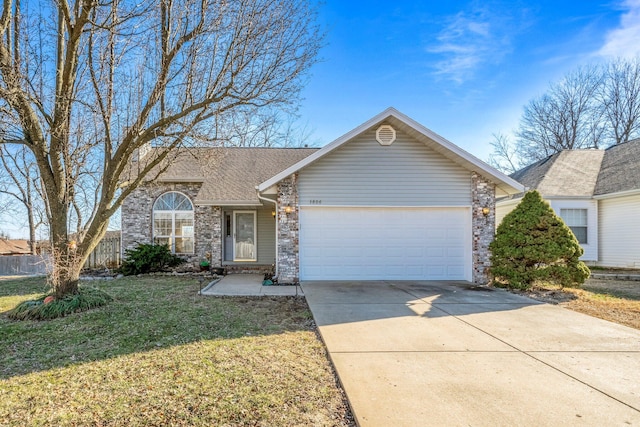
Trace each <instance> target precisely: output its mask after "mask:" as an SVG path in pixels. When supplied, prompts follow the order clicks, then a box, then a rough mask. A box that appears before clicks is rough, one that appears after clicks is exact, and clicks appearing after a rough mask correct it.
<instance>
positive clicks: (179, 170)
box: [157, 147, 318, 206]
mask: <svg viewBox="0 0 640 427" xmlns="http://www.w3.org/2000/svg"><path fill="white" fill-rule="evenodd" d="M316 151H318V149H317V148H264V147H263V148H256V147H225V148H199V149H189V150H186V149H185V150H183V151H182V152H181V153H180V154H179V155H178V156H177V158H176V159H175V160H174V161H173V163H172V164H171V166H170V167H169V169H167V170H166V171H165V172H164V173H163V174H162V175H161V176H160V177H159V178H158V179H157V181H158V182H201V183H202V186H201V188H200V191H199V192H198V195H197V196H196V198H195V200H194V202H195V203H196V204H197V205H222V206H225V205H226V206H228V205H260V204H261V201H260V200H259V199H258V195H257V192H256V185H258V184H259V183H260V182H262V181H264V180H266V179H268V178H270V177H272V176H273V175H276V174H278V173H279V172H281V171H282V170H284V169H286V168H287V167H289V166H291V165H292V164H294V163H296V162H298V161H300V160H301V159H303V158H305V157H307V156H309V155H311V154H313V153H314V152H316Z"/></svg>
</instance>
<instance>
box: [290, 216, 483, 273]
mask: <svg viewBox="0 0 640 427" xmlns="http://www.w3.org/2000/svg"><path fill="white" fill-rule="evenodd" d="M300 279H301V280H381V279H397V280H471V214H470V210H469V209H468V208H323V207H302V209H301V211H300Z"/></svg>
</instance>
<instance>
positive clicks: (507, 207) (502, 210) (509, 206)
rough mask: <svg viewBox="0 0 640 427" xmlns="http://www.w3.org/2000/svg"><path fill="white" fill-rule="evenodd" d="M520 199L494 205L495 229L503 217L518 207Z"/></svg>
mask: <svg viewBox="0 0 640 427" xmlns="http://www.w3.org/2000/svg"><path fill="white" fill-rule="evenodd" d="M520 200H522V199H516V200H507V201H504V202H498V203H496V228H498V226H499V225H500V223H501V222H502V220H503V219H504V217H505V216H507V214H508V213H509V212H511V211H512V210H514V209H515V208H516V206H518V203H520Z"/></svg>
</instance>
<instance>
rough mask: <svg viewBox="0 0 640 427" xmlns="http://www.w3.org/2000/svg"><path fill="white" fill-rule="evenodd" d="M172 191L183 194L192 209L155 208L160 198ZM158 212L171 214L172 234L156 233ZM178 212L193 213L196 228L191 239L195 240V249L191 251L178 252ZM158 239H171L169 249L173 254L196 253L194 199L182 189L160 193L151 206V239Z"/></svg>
mask: <svg viewBox="0 0 640 427" xmlns="http://www.w3.org/2000/svg"><path fill="white" fill-rule="evenodd" d="M170 193H177V194H180V195H182V196H184V197H185V198H186V199H187V200H188V201H189V203H191V210H182V211H176V210H160V209H155V208H154V207H155V205H156V203H157V202H158V200H159V199H160V198H161V197H162V196H164V195H165V194H170ZM156 213H160V214H169V215H171V231H172V234H170V235H156V217H155V214H156ZM176 213H191V221H192V224H193V228H194V232H193V234H192V235H191V240H192V242H193V245H192V246H193V250H192V251H191V252H176ZM156 239H169V241H170V242H171V245H170V247H169V250H170V251H171V253H172V254H176V255H193V254H194V253H195V249H196V238H195V208H194V205H193V201H192V200H191V198H190V197H189V196H187V195H186V194H184V193H182V192H180V191H166V192H164V193H162V194H161V195H159V196H158V197H157V198H156V200H155V201H154V202H153V205H152V207H151V241H152V242H153V243H154V244H155V241H156Z"/></svg>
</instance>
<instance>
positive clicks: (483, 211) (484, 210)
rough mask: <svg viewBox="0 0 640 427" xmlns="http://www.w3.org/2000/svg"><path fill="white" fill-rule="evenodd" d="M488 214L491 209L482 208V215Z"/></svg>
mask: <svg viewBox="0 0 640 427" xmlns="http://www.w3.org/2000/svg"><path fill="white" fill-rule="evenodd" d="M489 212H491V209H489V208H482V215H484V216H487V215H489Z"/></svg>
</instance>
